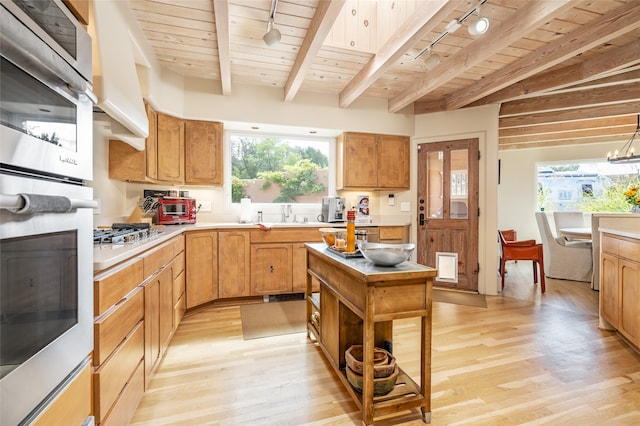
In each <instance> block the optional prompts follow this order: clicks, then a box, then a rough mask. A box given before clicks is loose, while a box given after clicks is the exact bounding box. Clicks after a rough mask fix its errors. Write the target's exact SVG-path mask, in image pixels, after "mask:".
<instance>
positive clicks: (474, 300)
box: [433, 288, 487, 308]
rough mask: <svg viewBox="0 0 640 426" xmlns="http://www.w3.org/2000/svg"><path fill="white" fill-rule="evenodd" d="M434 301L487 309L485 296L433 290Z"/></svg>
mask: <svg viewBox="0 0 640 426" xmlns="http://www.w3.org/2000/svg"><path fill="white" fill-rule="evenodd" d="M433 301H434V302H444V303H454V304H456V305H466V306H477V307H479V308H486V307H487V299H486V298H485V297H484V294H477V293H465V292H462V291H451V290H440V289H437V288H434V289H433Z"/></svg>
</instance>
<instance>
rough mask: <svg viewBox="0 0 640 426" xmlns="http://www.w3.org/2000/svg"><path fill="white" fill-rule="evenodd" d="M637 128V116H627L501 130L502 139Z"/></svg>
mask: <svg viewBox="0 0 640 426" xmlns="http://www.w3.org/2000/svg"><path fill="white" fill-rule="evenodd" d="M629 126H634V127H635V126H636V116H635V115H626V116H621V117H608V118H591V119H586V120H580V121H571V122H565V123H549V124H541V125H536V126H520V127H511V128H506V129H499V132H500V137H505V138H507V137H517V136H535V135H547V134H553V133H570V132H574V131H587V130H595V129H600V128H620V127H622V128H628V127H629Z"/></svg>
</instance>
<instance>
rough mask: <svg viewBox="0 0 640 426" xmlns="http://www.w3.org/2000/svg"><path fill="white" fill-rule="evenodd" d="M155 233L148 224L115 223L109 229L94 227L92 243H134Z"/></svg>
mask: <svg viewBox="0 0 640 426" xmlns="http://www.w3.org/2000/svg"><path fill="white" fill-rule="evenodd" d="M156 234H157V231H156V230H155V229H154V228H151V227H150V226H149V224H116V223H114V224H113V225H112V227H111V229H94V230H93V243H94V244H125V243H135V242H137V241H142V240H145V239H147V238H150V237H152V236H154V235H156Z"/></svg>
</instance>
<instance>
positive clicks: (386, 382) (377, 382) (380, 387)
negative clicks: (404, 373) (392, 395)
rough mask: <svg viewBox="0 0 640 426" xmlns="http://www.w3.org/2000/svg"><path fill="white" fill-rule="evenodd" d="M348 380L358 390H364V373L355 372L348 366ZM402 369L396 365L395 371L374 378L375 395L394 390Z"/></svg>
mask: <svg viewBox="0 0 640 426" xmlns="http://www.w3.org/2000/svg"><path fill="white" fill-rule="evenodd" d="M346 370H347V380H348V381H349V383H350V384H351V386H352V387H353V388H354V389H355V390H356V391H358V392H362V375H360V374H356V373H354V371H353V370H352V369H351V368H349V366H347V368H346ZM399 372H400V370H399V369H398V366H397V365H396V366H395V368H394V370H393V373H391V375H390V376H387V377H379V378H377V379H376V378H374V379H373V396H382V395H386V394H388V393H389V392H391V391H392V390H393V387H394V386H395V385H396V380H398V374H399Z"/></svg>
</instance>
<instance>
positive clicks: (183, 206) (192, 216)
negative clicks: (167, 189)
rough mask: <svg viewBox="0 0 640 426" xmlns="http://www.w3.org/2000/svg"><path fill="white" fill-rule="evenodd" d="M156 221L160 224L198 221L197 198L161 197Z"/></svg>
mask: <svg viewBox="0 0 640 426" xmlns="http://www.w3.org/2000/svg"><path fill="white" fill-rule="evenodd" d="M158 203H159V205H158V210H157V211H156V214H155V217H154V222H155V223H156V224H158V225H179V224H184V223H191V224H193V223H196V213H197V211H198V210H197V208H196V200H195V198H179V197H159V198H158Z"/></svg>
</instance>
